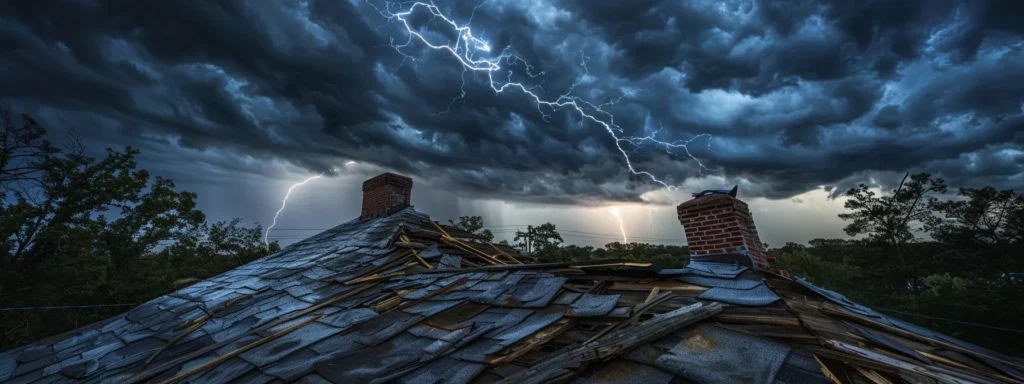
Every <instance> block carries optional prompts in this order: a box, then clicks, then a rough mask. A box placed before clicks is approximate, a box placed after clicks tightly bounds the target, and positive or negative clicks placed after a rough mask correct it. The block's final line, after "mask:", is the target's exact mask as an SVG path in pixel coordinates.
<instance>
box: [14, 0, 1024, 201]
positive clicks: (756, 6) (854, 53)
mask: <svg viewBox="0 0 1024 384" xmlns="http://www.w3.org/2000/svg"><path fill="white" fill-rule="evenodd" d="M438 3H439V4H440V5H441V7H442V9H443V10H444V11H445V12H448V13H449V14H450V15H452V16H453V17H454V18H455V19H456V20H459V21H460V22H464V21H466V20H468V19H469V17H470V15H472V17H473V24H472V26H473V28H474V32H475V34H476V36H478V37H483V38H485V39H487V40H488V41H490V42H491V45H492V46H493V47H495V50H496V51H497V50H499V49H500V48H501V47H506V46H507V47H510V51H512V52H514V53H516V54H517V55H519V57H521V58H522V59H524V60H525V61H526V62H529V63H530V64H532V65H533V67H532V68H533V73H537V72H540V71H543V72H544V74H543V75H541V76H538V77H536V78H531V77H530V76H528V75H527V72H526V69H527V67H525V65H524V64H523V62H516V63H515V65H508V69H509V70H510V71H511V76H512V79H513V80H515V81H523V82H525V83H527V84H528V85H530V86H536V87H535V88H531V91H533V92H537V93H538V94H540V95H541V96H542V97H544V98H546V99H555V98H557V97H558V95H561V94H563V93H565V92H566V91H567V90H568V89H570V88H571V87H573V84H576V86H575V88H573V94H574V95H577V96H580V97H584V98H586V99H588V100H592V101H593V102H594V103H595V104H601V103H605V102H608V101H610V100H613V99H616V98H618V97H620V96H622V95H623V93H625V92H629V91H633V90H636V91H637V92H636V93H630V94H629V95H628V96H627V97H625V98H623V99H622V101H621V103H619V104H616V105H610V106H605V107H604V108H605V110H607V111H608V112H611V113H613V114H615V121H616V123H617V124H618V125H619V127H621V128H622V129H623V134H624V135H636V136H646V135H649V134H651V133H653V132H655V131H656V130H658V129H659V128H660V129H661V131H658V135H659V137H660V138H662V139H664V140H685V139H689V138H692V137H693V136H694V135H697V134H700V133H709V134H711V135H713V136H714V139H713V140H712V142H711V144H712V146H711V149H712V150H711V151H709V150H708V149H707V146H706V141H696V142H694V144H693V145H691V146H690V150H691V153H692V154H693V155H695V156H698V157H699V158H701V159H705V160H706V161H707V165H708V166H709V167H711V168H716V167H722V171H720V172H718V173H714V172H708V171H704V173H710V174H717V175H724V176H726V178H734V179H735V178H742V179H745V180H749V181H750V182H753V183H757V184H758V185H760V186H761V188H759V189H758V190H759V193H761V194H762V195H764V196H767V197H770V198H785V197H790V196H792V195H795V194H799V193H801V192H804V191H807V190H810V189H815V188H818V187H819V186H822V185H829V186H835V188H834V189H832V191H841V190H843V188H845V186H846V185H848V184H850V183H854V184H855V183H856V182H858V180H860V181H863V180H864V179H865V178H869V177H871V176H870V175H871V172H881V173H886V174H888V173H893V174H899V173H900V172H901V171H903V170H906V169H917V170H928V169H932V170H933V171H934V172H936V173H940V174H941V175H942V176H944V177H946V178H947V179H948V180H951V181H953V180H956V181H962V182H971V183H976V182H984V183H991V184H996V185H998V186H1012V185H1013V184H1014V182H1015V180H1016V182H1017V183H1019V181H1020V179H1021V177H1022V176H1021V173H1022V172H1024V171H1022V170H1021V167H1020V160H1021V155H1020V148H1021V147H1022V144H1024V134H1022V133H1021V132H1022V131H1024V123H1022V121H1024V116H1022V104H1024V90H1022V89H1021V88H1020V87H1019V86H1017V84H1021V83H1024V38H1022V28H1024V27H1022V26H1021V23H1015V22H1013V20H1012V15H1016V14H1020V12H1021V11H1022V10H1020V9H1014V8H1020V5H1019V4H1017V3H1016V2H999V1H970V2H966V1H965V2H957V1H885V2H868V3H861V2H848V1H833V2H826V3H822V2H815V1H803V2H800V1H798V2H773V1H760V0H759V1H736V2H725V3H721V2H717V1H715V2H712V1H706V2H701V1H697V2H678V1H653V0H650V1H631V2H623V1H612V0H601V1H594V0H554V1H541V0H531V1H519V0H516V1H511V0H510V1H501V0H491V1H490V2H486V3H484V4H483V5H482V6H480V7H476V5H478V3H468V2H455V3H451V4H441V3H440V2H438ZM373 4H375V5H377V6H380V7H382V6H383V3H382V2H374V3H373ZM411 20H412V22H413V24H414V25H415V27H416V28H419V30H420V31H422V32H424V33H425V34H427V36H429V37H431V38H436V39H439V40H437V41H447V39H450V38H452V37H453V36H454V34H453V33H452V31H451V30H450V29H447V28H445V25H444V24H443V23H440V21H439V20H438V19H437V18H431V17H429V15H427V14H425V13H423V14H417V15H414V17H411ZM387 21H388V20H387V19H386V18H385V17H383V16H381V15H380V14H379V13H378V11H377V9H375V8H374V7H372V6H370V5H369V4H367V3H365V2H359V1H354V2H338V1H309V2H297V1H291V2H290V1H284V2H269V1H266V2H264V1H260V2H244V1H236V2H156V3H151V2H147V3H140V2H135V1H78V2H67V3H48V2H14V3H12V4H10V5H8V6H6V7H4V9H3V10H0V83H2V84H3V86H2V87H0V100H2V101H3V102H6V103H10V104H12V105H14V106H15V107H16V108H19V109H20V110H23V111H26V112H29V113H33V114H37V115H40V116H41V119H42V120H43V121H44V122H46V123H49V124H51V125H60V126H62V127H66V128H73V129H75V130H76V131H77V132H79V134H82V135H84V136H86V139H87V140H88V141H90V142H96V143H117V144H131V145H134V146H141V147H142V148H143V149H144V150H145V151H151V152H155V153H157V154H158V156H156V158H157V159H172V158H176V159H177V160H176V161H174V162H173V165H169V164H170V163H168V162H166V161H163V162H161V163H160V165H162V166H164V167H165V168H167V169H171V170H173V169H182V171H181V172H180V174H181V175H180V176H175V177H185V178H195V179H206V178H208V176H207V175H205V174H202V172H195V171H194V170H193V169H188V168H190V167H189V165H188V164H190V163H189V162H190V161H192V162H194V163H195V164H200V165H201V167H200V168H199V169H202V170H205V172H207V173H211V172H213V173H217V174H221V173H225V172H226V173H230V172H243V173H254V174H260V173H264V172H266V173H271V172H272V169H271V168H269V167H267V166H266V164H265V161H266V160H267V159H280V160H284V161H287V162H290V163H293V164H296V165H299V166H302V167H305V168H308V169H309V170H310V171H323V170H326V169H330V168H332V167H336V166H338V165H340V164H342V163H344V162H345V161H348V160H355V161H358V162H366V163H373V164H377V165H380V166H384V167H388V168H392V169H395V170H397V171H400V172H405V173H408V174H411V175H415V176H418V177H419V178H421V179H424V180H429V181H430V182H431V183H432V184H433V185H435V186H446V187H442V188H447V189H450V190H452V191H458V192H460V193H464V194H466V195H470V196H482V197H500V198H506V199H514V200H529V201H542V202H553V203H587V202H596V201H601V200H620V201H624V200H636V199H638V196H639V195H640V194H641V193H643V192H644V191H648V190H651V189H655V188H657V187H658V185H657V184H653V183H651V182H650V181H649V180H647V179H646V178H645V177H642V176H635V175H630V174H629V172H628V171H627V170H626V164H625V161H624V159H623V157H622V156H621V154H620V153H619V152H618V149H617V148H616V145H615V142H614V141H613V140H611V137H610V136H609V135H608V134H606V133H605V132H603V130H602V128H601V127H600V126H597V125H595V124H593V123H585V124H581V121H580V117H579V115H578V114H575V113H569V111H553V110H550V109H548V108H540V109H538V108H537V106H536V105H534V104H533V103H532V102H531V101H530V99H529V98H527V97H524V96H523V94H522V93H521V92H519V91H516V90H508V91H506V92H504V93H501V94H496V93H494V92H493V90H492V89H491V88H490V87H489V86H488V84H487V79H486V76H485V75H483V74H480V73H474V72H464V71H463V70H462V68H461V67H460V65H459V64H458V63H457V62H456V61H455V60H453V59H451V58H449V57H446V56H444V55H441V54H437V53H436V52H431V51H430V50H428V49H426V47H424V46H422V45H419V44H412V45H410V46H408V47H406V48H405V49H404V52H405V53H406V54H408V55H410V57H405V56H403V55H401V54H399V53H397V52H395V50H394V49H393V48H391V47H390V46H389V45H390V44H401V43H403V42H404V41H405V40H406V39H407V36H406V35H405V34H404V33H403V30H402V29H401V28H400V27H399V26H398V25H397V24H395V23H390V24H389V23H388V22H387ZM585 59H587V60H589V61H587V62H586V67H583V66H582V65H581V62H582V61H583V60H585ZM506 75H507V74H506V73H505V71H504V70H503V71H502V72H501V73H499V74H496V78H499V80H504V76H506ZM463 81H464V82H465V86H462V85H461V84H462V83H463ZM463 93H464V94H463ZM589 111H590V112H594V111H595V110H593V109H589ZM702 140H703V139H702ZM647 144H648V145H647V146H646V147H643V148H633V147H627V148H626V149H627V150H629V151H635V152H631V153H630V156H631V159H632V160H633V164H634V166H635V167H636V168H637V169H639V170H649V171H652V172H653V173H654V174H656V175H658V176H659V177H663V178H665V179H666V180H668V181H671V182H673V183H677V184H681V183H682V182H683V181H685V180H686V179H687V178H692V177H696V176H697V174H698V171H699V169H698V168H699V167H698V166H697V165H696V163H695V162H693V161H692V160H689V159H688V158H687V157H686V156H685V154H684V153H682V152H681V151H675V153H666V152H665V151H664V150H662V149H659V148H655V147H652V146H650V145H649V144H650V143H647ZM878 179H879V180H881V181H879V182H880V183H881V182H888V180H889V178H887V177H882V176H879V177H878ZM830 188H831V187H830Z"/></svg>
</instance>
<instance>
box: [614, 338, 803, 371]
mask: <svg viewBox="0 0 1024 384" xmlns="http://www.w3.org/2000/svg"><path fill="white" fill-rule="evenodd" d="M646 351H650V350H649V349H648V350H646ZM788 354H789V347H788V346H786V345H784V344H780V343H777V342H774V341H769V340H766V339H762V338H759V337H756V336H750V335H746V334H742V333H739V332H733V331H729V330H726V329H723V328H719V327H715V326H710V325H704V326H701V327H699V328H697V329H695V330H692V331H689V332H688V334H686V335H684V336H683V341H682V342H680V343H679V344H677V345H676V346H675V347H674V348H672V349H671V350H669V351H668V352H666V353H664V354H661V355H660V356H656V355H652V354H651V353H649V352H646V353H645V352H644V350H637V351H634V352H632V353H630V354H628V355H627V357H626V358H627V359H629V360H632V361H636V362H639V363H644V364H649V365H653V366H655V367H657V368H660V369H662V370H665V371H668V372H671V373H673V374H675V375H678V376H682V377H683V378H685V379H687V380H691V381H694V382H698V383H707V384H729V383H751V384H772V383H773V382H774V381H775V376H776V375H777V374H778V372H779V369H780V367H781V366H782V363H783V362H784V361H785V359H786V356H787V355H788Z"/></svg>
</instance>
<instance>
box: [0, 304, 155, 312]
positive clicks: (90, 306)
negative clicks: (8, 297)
mask: <svg viewBox="0 0 1024 384" xmlns="http://www.w3.org/2000/svg"><path fill="white" fill-rule="evenodd" d="M135 305H139V303H129V304H94V305H63V306H54V307H11V308H0V311H29V310H38V309H68V308H104V307H131V306H135Z"/></svg>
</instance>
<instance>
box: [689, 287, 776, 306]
mask: <svg viewBox="0 0 1024 384" xmlns="http://www.w3.org/2000/svg"><path fill="white" fill-rule="evenodd" d="M697 298H698V299H701V300H713V301H718V302H722V303H729V304H735V305H746V306H763V305H768V304H771V303H774V302H776V301H778V300H780V299H781V298H780V297H779V296H778V295H776V294H775V292H772V290H771V289H769V288H768V286H767V285H765V284H764V283H761V284H758V285H757V286H755V287H754V288H751V289H729V288H711V289H709V290H707V291H704V292H703V293H701V294H700V296H697Z"/></svg>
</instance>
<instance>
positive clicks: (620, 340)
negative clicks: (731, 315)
mask: <svg viewBox="0 0 1024 384" xmlns="http://www.w3.org/2000/svg"><path fill="white" fill-rule="evenodd" d="M721 311H722V306H721V305H720V304H718V303H711V304H694V305H691V306H688V307H683V308H680V309H678V310H675V311H673V312H669V313H666V314H663V315H661V316H658V317H655V318H653V319H650V320H648V321H645V322H643V323H640V324H638V325H636V326H634V327H629V328H626V329H620V330H618V331H614V332H611V333H609V334H608V335H607V336H605V337H602V338H600V339H597V340H595V341H593V342H591V343H587V344H584V345H583V346H580V347H577V348H576V349H573V350H570V351H567V352H565V353H562V354H559V355H558V356H557V357H554V358H551V359H549V360H546V361H544V362H541V363H540V364H537V365H534V366H532V367H530V368H528V369H525V370H523V371H521V372H519V373H517V374H514V375H512V376H509V377H507V378H505V379H504V380H501V381H499V382H498V383H501V384H534V383H538V384H539V383H545V382H549V381H552V380H555V379H557V378H560V377H563V376H566V375H567V374H570V373H571V371H570V369H573V368H576V367H580V366H582V365H586V364H588V363H591V362H594V361H600V360H607V359H609V358H612V357H614V356H617V355H619V354H620V353H623V352H626V351H628V350H630V349H632V348H634V347H637V346H639V345H642V344H646V343H649V342H651V341H653V340H655V339H658V338H661V337H664V336H665V335H668V334H670V333H672V332H675V331H676V330H678V329H680V328H682V327H685V326H687V325H689V324H693V323H694V322H697V321H699V320H702V319H706V318H708V317H709V316H712V315H714V314H717V313H718V312H721Z"/></svg>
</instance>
